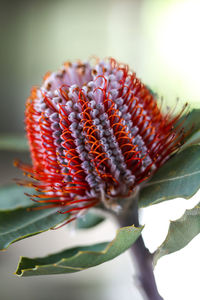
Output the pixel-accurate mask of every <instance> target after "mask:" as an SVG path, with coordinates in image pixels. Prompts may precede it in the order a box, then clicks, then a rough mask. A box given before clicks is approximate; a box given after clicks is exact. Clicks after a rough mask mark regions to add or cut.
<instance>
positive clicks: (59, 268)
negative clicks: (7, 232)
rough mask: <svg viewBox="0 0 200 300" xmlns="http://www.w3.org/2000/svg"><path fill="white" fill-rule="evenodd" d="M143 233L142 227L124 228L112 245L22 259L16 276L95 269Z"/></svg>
mask: <svg viewBox="0 0 200 300" xmlns="http://www.w3.org/2000/svg"><path fill="white" fill-rule="evenodd" d="M141 231H142V227H141V228H136V227H134V226H129V227H123V228H121V229H119V231H118V233H117V236H116V238H115V239H114V240H113V241H112V242H110V243H101V244H96V245H92V246H83V247H76V248H72V249H68V250H64V251H61V252H59V253H56V254H52V255H49V256H47V257H44V258H33V259H31V258H26V257H22V258H21V259H20V262H19V265H18V268H17V271H16V274H17V275H20V276H33V275H50V274H63V273H73V272H78V271H82V270H85V269H88V268H91V267H94V266H96V265H99V264H102V263H104V262H106V261H109V260H111V259H113V258H115V257H116V256H118V255H120V254H121V253H123V252H124V251H125V250H127V249H128V248H129V247H130V246H131V245H132V244H133V243H134V242H135V241H136V240H137V238H138V237H139V236H140V233H141Z"/></svg>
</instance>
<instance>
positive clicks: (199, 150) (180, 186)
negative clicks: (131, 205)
mask: <svg viewBox="0 0 200 300" xmlns="http://www.w3.org/2000/svg"><path fill="white" fill-rule="evenodd" d="M199 188H200V146H199V145H194V146H191V147H188V148H186V149H184V150H183V151H181V152H179V153H177V154H176V155H174V156H173V157H172V158H171V159H169V160H168V162H166V163H165V164H164V165H163V166H162V167H161V168H160V169H159V170H158V172H156V174H155V175H154V176H153V177H152V179H151V180H150V181H149V182H148V183H147V184H146V186H145V187H144V188H143V189H142V191H141V194H140V200H139V206H140V207H146V206H149V205H152V204H156V203H159V202H162V201H166V200H169V199H173V198H178V197H181V198H185V199H189V198H191V197H192V196H193V195H194V194H195V193H196V192H197V191H198V189H199Z"/></svg>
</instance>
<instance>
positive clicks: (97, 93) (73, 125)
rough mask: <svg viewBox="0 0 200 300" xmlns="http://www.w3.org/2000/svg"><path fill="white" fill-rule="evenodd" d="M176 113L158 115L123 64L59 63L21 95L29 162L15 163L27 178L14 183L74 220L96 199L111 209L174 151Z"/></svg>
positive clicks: (178, 137) (177, 133)
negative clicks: (32, 189)
mask: <svg viewBox="0 0 200 300" xmlns="http://www.w3.org/2000/svg"><path fill="white" fill-rule="evenodd" d="M179 117H180V114H179V115H178V116H176V117H172V116H171V113H170V112H167V113H166V114H163V113H162V112H161V110H160V108H159V107H158V104H157V102H156V99H155V98H154V96H153V95H152V94H151V92H150V91H149V90H148V88H147V87H145V86H144V85H143V84H142V83H141V82H140V80H139V79H138V78H137V77H136V75H135V73H133V72H131V71H130V70H129V68H128V66H127V65H124V64H119V63H117V62H116V61H115V60H114V59H108V60H104V61H97V62H96V64H95V65H94V66H92V65H91V64H90V63H88V62H87V63H83V62H77V63H65V64H64V66H63V67H62V69H61V70H59V71H58V72H55V73H51V74H50V73H48V74H47V75H46V76H45V77H44V81H43V84H42V86H41V87H40V88H36V87H35V88H33V89H32V92H31V96H30V97H29V98H28V100H27V103H26V113H25V124H26V131H27V137H28V141H29V145H30V151H31V158H32V166H28V165H24V164H21V163H19V167H20V168H22V169H23V170H24V171H25V172H26V173H27V174H28V175H29V177H31V178H32V179H33V180H32V181H23V182H21V184H24V185H29V186H33V187H35V189H36V190H38V191H39V192H40V193H39V194H37V195H33V196H32V197H33V199H35V201H37V202H41V203H48V205H46V207H54V206H56V207H59V208H60V209H61V212H62V213H66V212H70V213H71V215H72V218H73V219H74V218H76V217H77V216H78V214H80V212H82V211H84V210H85V209H87V208H89V207H92V206H95V205H98V204H100V203H103V204H104V205H105V206H106V207H109V208H116V207H118V206H117V203H118V199H123V198H126V197H130V196H131V195H133V194H134V193H135V191H136V190H137V189H138V187H139V186H140V185H141V183H142V182H144V181H145V180H147V179H148V178H149V177H150V176H151V175H152V174H153V173H154V172H155V171H156V170H157V169H158V168H159V167H160V166H161V165H162V164H163V163H164V162H165V161H166V160H167V159H168V157H169V156H170V155H171V154H172V153H174V151H176V150H177V149H178V147H179V145H180V142H181V140H182V139H183V134H182V131H181V129H177V128H176V130H175V129H174V125H175V124H176V122H177V120H178V119H179ZM178 128H179V127H178Z"/></svg>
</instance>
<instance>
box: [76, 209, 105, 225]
mask: <svg viewBox="0 0 200 300" xmlns="http://www.w3.org/2000/svg"><path fill="white" fill-rule="evenodd" d="M104 220H105V218H104V217H103V216H101V215H98V214H96V213H95V212H90V211H89V212H87V213H86V214H85V215H84V216H83V217H81V218H78V220H77V221H76V228H77V229H89V228H91V227H94V226H96V225H98V224H100V223H101V222H103V221H104Z"/></svg>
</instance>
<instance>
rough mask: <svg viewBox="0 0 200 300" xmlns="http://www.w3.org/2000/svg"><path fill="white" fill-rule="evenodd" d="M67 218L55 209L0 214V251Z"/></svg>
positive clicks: (20, 210)
mask: <svg viewBox="0 0 200 300" xmlns="http://www.w3.org/2000/svg"><path fill="white" fill-rule="evenodd" d="M67 217H68V216H67V215H64V214H59V213H57V209H41V210H33V211H29V210H27V208H20V209H16V210H11V211H3V212H0V250H3V249H6V248H7V247H8V246H9V245H10V244H12V243H14V242H16V241H19V240H21V239H24V238H27V237H29V236H32V235H36V234H39V233H41V232H44V231H46V230H48V229H49V228H51V227H54V226H56V225H57V224H59V223H61V222H63V221H64V220H66V218H67Z"/></svg>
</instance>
